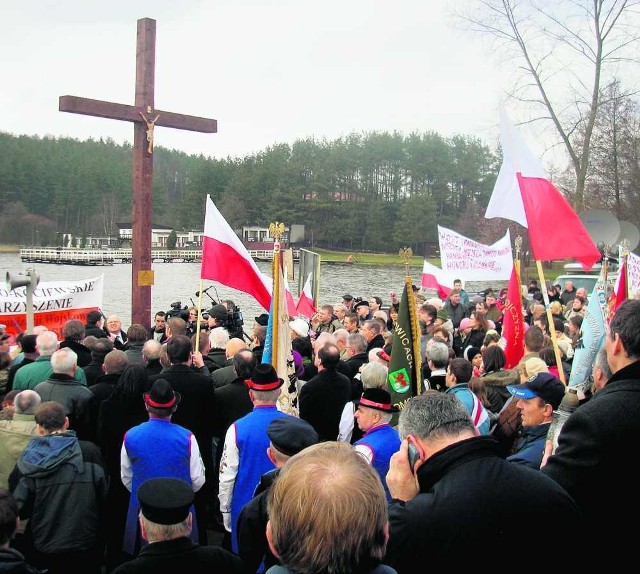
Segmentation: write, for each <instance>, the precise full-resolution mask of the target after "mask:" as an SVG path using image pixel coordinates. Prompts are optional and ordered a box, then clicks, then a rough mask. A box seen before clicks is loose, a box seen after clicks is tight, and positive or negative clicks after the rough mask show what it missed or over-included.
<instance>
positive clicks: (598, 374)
mask: <svg viewBox="0 0 640 574" xmlns="http://www.w3.org/2000/svg"><path fill="white" fill-rule="evenodd" d="M612 376H613V373H612V372H611V367H609V363H608V362H607V350H606V349H605V348H604V347H602V349H600V350H599V351H598V354H597V355H596V360H595V361H594V363H593V371H592V373H591V377H592V378H593V383H592V384H591V394H592V395H594V394H595V393H597V392H598V391H599V390H600V389H602V388H603V387H604V386H605V385H606V384H607V382H608V381H609V379H610V378H611V377H612Z"/></svg>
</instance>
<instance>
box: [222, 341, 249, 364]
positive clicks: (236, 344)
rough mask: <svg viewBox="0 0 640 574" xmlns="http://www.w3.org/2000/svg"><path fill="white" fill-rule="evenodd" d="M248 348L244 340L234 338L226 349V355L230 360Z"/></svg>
mask: <svg viewBox="0 0 640 574" xmlns="http://www.w3.org/2000/svg"><path fill="white" fill-rule="evenodd" d="M246 348H247V344H246V343H245V342H244V341H243V340H242V339H239V338H238V337H234V338H233V339H229V342H228V343H227V345H226V347H225V355H226V357H227V359H230V358H231V357H233V356H234V355H235V354H236V353H237V352H238V351H240V350H241V349H246Z"/></svg>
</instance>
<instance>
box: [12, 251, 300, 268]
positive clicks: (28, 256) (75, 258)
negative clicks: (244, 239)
mask: <svg viewBox="0 0 640 574" xmlns="http://www.w3.org/2000/svg"><path fill="white" fill-rule="evenodd" d="M249 254H250V255H251V257H253V259H254V260H256V261H271V259H272V258H273V251H269V250H264V249H257V250H249ZM131 257H132V255H131V249H73V248H69V249H67V248H62V247H60V248H56V247H28V248H23V249H20V259H21V260H22V261H23V262H25V263H53V264H58V265H113V264H114V263H131ZM299 257H300V250H299V249H294V250H293V259H294V261H297V260H299ZM151 260H152V261H153V262H154V263H199V262H200V261H201V260H202V252H201V251H200V250H199V249H154V250H152V252H151Z"/></svg>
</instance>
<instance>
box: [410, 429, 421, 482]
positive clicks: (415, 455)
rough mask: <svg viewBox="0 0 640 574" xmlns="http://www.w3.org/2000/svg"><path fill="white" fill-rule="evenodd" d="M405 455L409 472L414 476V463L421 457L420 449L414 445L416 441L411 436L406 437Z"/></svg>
mask: <svg viewBox="0 0 640 574" xmlns="http://www.w3.org/2000/svg"><path fill="white" fill-rule="evenodd" d="M407 447H408V451H407V455H408V457H409V467H410V468H411V472H413V473H414V474H415V470H414V469H415V466H416V462H418V461H419V460H420V459H421V458H422V455H423V452H422V449H421V448H420V446H419V445H418V444H417V443H416V439H415V438H414V437H413V436H412V435H408V436H407Z"/></svg>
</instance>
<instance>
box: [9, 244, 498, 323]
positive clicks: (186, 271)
mask: <svg viewBox="0 0 640 574" xmlns="http://www.w3.org/2000/svg"><path fill="white" fill-rule="evenodd" d="M257 266H258V268H259V269H260V270H261V271H262V272H263V273H266V274H270V273H271V264H270V263H269V262H261V261H258V262H257ZM30 267H31V268H33V269H35V271H36V272H37V273H38V274H39V276H40V282H50V281H69V280H78V279H91V278H93V277H99V276H101V275H102V276H104V296H103V297H104V300H103V304H102V312H103V313H104V314H105V315H110V314H116V315H120V317H121V318H122V320H123V323H124V325H125V326H127V325H128V324H129V323H130V320H131V264H125V263H116V264H114V265H105V266H77V265H56V264H40V263H37V264H35V263H23V262H22V261H21V260H20V255H19V254H18V253H0V269H1V270H2V278H3V280H4V278H5V277H6V272H7V271H11V272H12V273H25V272H26V270H27V268H30ZM152 269H153V271H154V276H155V285H154V286H153V287H152V289H151V312H152V314H155V312H156V311H168V310H169V309H170V304H171V303H174V302H178V301H179V302H180V303H181V304H182V305H183V306H184V305H192V304H193V305H197V303H198V297H197V296H196V292H197V291H198V290H199V289H200V263H153V264H152ZM411 272H412V279H413V282H414V284H416V285H420V278H421V269H420V268H412V270H411ZM297 273H298V266H297V264H296V265H295V266H294V274H295V279H294V281H290V285H291V290H292V292H293V295H294V299H295V300H296V301H297V299H298V287H297V285H298V275H297ZM404 279H405V266H404V264H402V263H398V265H376V266H370V265H358V264H357V263H354V264H351V265H331V264H329V263H323V264H322V265H321V272H320V284H319V289H320V296H319V304H320V305H324V304H327V303H329V304H332V305H336V304H338V303H341V302H342V295H344V294H345V293H351V294H352V295H353V296H354V297H362V298H363V299H368V298H369V297H371V296H374V295H378V296H379V297H381V298H382V300H383V305H384V306H387V305H389V292H390V291H396V292H397V293H398V294H401V293H402V289H403V287H404ZM210 285H213V288H212V289H211V290H210V291H209V292H208V293H206V294H205V295H203V297H202V307H203V309H208V308H209V307H211V306H212V305H213V300H212V299H215V300H216V301H217V300H220V299H231V300H232V301H234V302H235V303H236V305H238V307H240V310H241V312H242V314H243V316H244V319H245V325H246V326H247V328H251V325H252V323H253V318H254V317H255V316H257V315H259V314H260V313H263V312H264V310H263V309H262V308H261V307H260V305H258V304H257V303H256V301H255V300H254V299H253V297H251V296H249V295H246V294H245V293H242V292H241V291H237V290H235V289H231V288H229V287H225V286H223V285H220V284H219V283H217V282H213V281H208V280H206V281H204V287H205V288H206V287H209V286H210ZM484 286H485V285H484V284H483V287H484ZM208 295H211V298H209V297H208ZM151 319H152V317H150V318H149V321H151Z"/></svg>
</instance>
